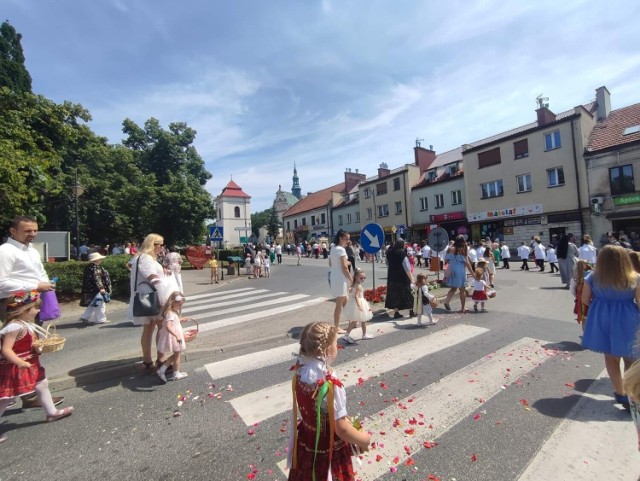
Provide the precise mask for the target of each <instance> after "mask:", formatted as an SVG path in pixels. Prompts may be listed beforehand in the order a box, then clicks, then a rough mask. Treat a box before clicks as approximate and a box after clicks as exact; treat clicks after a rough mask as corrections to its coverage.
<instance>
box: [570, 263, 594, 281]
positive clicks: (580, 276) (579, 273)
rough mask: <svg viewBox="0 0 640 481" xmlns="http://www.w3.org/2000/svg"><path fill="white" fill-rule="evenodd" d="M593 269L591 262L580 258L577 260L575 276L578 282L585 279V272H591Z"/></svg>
mask: <svg viewBox="0 0 640 481" xmlns="http://www.w3.org/2000/svg"><path fill="white" fill-rule="evenodd" d="M591 269H592V267H591V264H589V263H588V262H587V261H585V260H584V259H579V260H578V261H576V267H575V271H574V277H573V278H574V279H575V280H576V282H580V281H583V280H584V276H585V274H586V273H587V272H589V271H590V270H591Z"/></svg>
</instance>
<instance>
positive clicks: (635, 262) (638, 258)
mask: <svg viewBox="0 0 640 481" xmlns="http://www.w3.org/2000/svg"><path fill="white" fill-rule="evenodd" d="M627 252H628V253H629V259H631V265H632V266H633V269H634V270H635V271H636V272H637V273H638V274H640V252H635V251H631V252H629V251H627Z"/></svg>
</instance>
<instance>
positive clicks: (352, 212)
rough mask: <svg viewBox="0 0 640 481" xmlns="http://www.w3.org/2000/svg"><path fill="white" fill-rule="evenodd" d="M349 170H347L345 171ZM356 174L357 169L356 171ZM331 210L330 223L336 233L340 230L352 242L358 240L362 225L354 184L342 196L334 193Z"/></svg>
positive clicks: (357, 195)
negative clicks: (347, 234) (347, 235)
mask: <svg viewBox="0 0 640 481" xmlns="http://www.w3.org/2000/svg"><path fill="white" fill-rule="evenodd" d="M347 170H349V169H347ZM356 172H358V171H357V169H356ZM333 197H334V199H333V202H332V204H333V209H332V210H331V222H332V224H333V225H334V226H335V230H336V232H337V231H338V230H340V229H344V230H345V231H347V232H348V233H349V234H350V235H351V238H352V239H353V240H356V241H357V240H358V238H359V237H360V230H361V229H362V225H363V224H361V223H360V198H359V187H358V184H355V185H354V186H353V187H352V188H351V190H349V191H348V192H346V193H345V194H343V195H340V194H338V193H337V192H334V194H333Z"/></svg>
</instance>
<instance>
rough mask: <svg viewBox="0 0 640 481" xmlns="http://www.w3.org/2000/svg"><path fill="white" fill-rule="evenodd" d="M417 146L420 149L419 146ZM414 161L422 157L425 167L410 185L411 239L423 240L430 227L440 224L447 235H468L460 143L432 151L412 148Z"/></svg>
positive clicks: (451, 236)
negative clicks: (440, 151)
mask: <svg viewBox="0 0 640 481" xmlns="http://www.w3.org/2000/svg"><path fill="white" fill-rule="evenodd" d="M420 149H421V150H420ZM415 154H416V161H418V157H419V156H423V157H425V160H426V162H425V163H423V164H425V167H426V170H424V172H423V173H422V174H421V175H420V178H419V180H418V183H417V184H416V185H415V186H414V187H413V188H412V189H411V206H412V208H411V231H412V237H413V240H414V242H420V241H422V240H425V239H426V238H427V237H428V235H429V232H430V231H431V229H433V228H435V227H442V228H443V229H446V231H447V232H448V233H449V237H450V238H454V237H455V236H456V235H463V236H465V237H468V235H469V229H468V226H467V215H466V209H465V201H464V199H465V188H464V178H463V169H462V147H458V148H457V149H453V150H450V151H448V152H443V153H442V154H438V155H436V154H435V152H434V151H433V150H426V149H422V148H421V147H416V148H415Z"/></svg>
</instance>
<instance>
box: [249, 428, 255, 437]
mask: <svg viewBox="0 0 640 481" xmlns="http://www.w3.org/2000/svg"><path fill="white" fill-rule="evenodd" d="M247 434H248V435H249V436H254V435H255V434H256V432H255V430H254V429H249V430H248V431H247Z"/></svg>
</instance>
